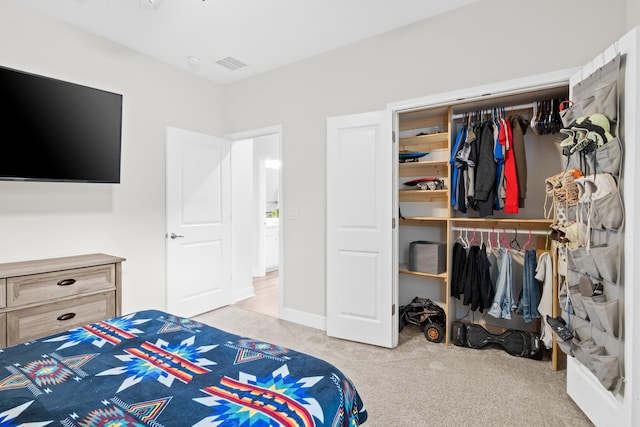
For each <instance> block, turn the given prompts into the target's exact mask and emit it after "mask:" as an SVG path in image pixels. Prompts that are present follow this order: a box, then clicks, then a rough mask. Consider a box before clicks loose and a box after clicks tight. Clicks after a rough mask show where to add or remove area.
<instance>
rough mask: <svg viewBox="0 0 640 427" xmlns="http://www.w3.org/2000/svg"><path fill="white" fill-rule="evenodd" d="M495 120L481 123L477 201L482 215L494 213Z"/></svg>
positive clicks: (477, 166) (476, 189) (476, 185)
mask: <svg viewBox="0 0 640 427" xmlns="http://www.w3.org/2000/svg"><path fill="white" fill-rule="evenodd" d="M494 141H495V139H494V138H493V122H492V121H486V122H484V123H483V124H482V125H481V129H480V140H479V141H477V144H478V161H477V165H476V169H475V170H476V174H475V176H476V182H475V203H476V206H477V210H478V212H479V214H480V216H481V217H487V216H491V215H493V204H494V198H495V182H496V163H495V161H494Z"/></svg>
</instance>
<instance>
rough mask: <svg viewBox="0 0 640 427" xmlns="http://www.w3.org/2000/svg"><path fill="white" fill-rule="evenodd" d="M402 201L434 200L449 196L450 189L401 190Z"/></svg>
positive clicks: (400, 198)
mask: <svg viewBox="0 0 640 427" xmlns="http://www.w3.org/2000/svg"><path fill="white" fill-rule="evenodd" d="M398 193H399V196H398V197H399V200H400V201H401V202H433V201H442V200H444V199H446V198H447V196H448V194H449V190H400V191H399V192H398Z"/></svg>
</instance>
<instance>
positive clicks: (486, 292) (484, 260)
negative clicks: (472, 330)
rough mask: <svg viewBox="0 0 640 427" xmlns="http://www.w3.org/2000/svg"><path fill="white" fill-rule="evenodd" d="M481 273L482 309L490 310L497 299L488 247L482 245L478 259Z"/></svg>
mask: <svg viewBox="0 0 640 427" xmlns="http://www.w3.org/2000/svg"><path fill="white" fill-rule="evenodd" d="M478 270H479V271H480V294H481V301H482V309H483V310H484V309H489V308H490V307H491V304H492V303H493V298H494V297H495V290H494V283H493V280H491V262H490V261H489V257H488V254H487V245H486V244H484V243H482V246H481V248H480V253H479V259H478Z"/></svg>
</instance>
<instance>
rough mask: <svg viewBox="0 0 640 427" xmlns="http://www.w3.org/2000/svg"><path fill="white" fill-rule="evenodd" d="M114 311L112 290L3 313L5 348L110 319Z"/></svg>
mask: <svg viewBox="0 0 640 427" xmlns="http://www.w3.org/2000/svg"><path fill="white" fill-rule="evenodd" d="M115 310H116V304H115V291H113V292H103V293H100V294H95V295H90V296H86V297H80V298H74V299H72V300H67V301H60V302H57V303H51V304H45V305H41V306H36V307H31V308H23V309H18V310H14V311H10V312H7V313H6V316H7V320H6V321H7V345H8V346H12V345H16V344H19V343H21V342H25V341H29V340H33V339H36V338H41V337H44V336H47V335H53V334H57V333H59V332H64V331H66V330H67V329H73V328H76V327H78V326H82V325H85V324H87V323H95V322H98V321H101V320H105V319H109V318H111V317H115ZM61 319H62V320H61ZM65 319H66V320H65Z"/></svg>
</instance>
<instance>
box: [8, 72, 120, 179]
mask: <svg viewBox="0 0 640 427" xmlns="http://www.w3.org/2000/svg"><path fill="white" fill-rule="evenodd" d="M121 135H122V95H119V94H116V93H112V92H107V91H104V90H99V89H94V88H91V87H87V86H82V85H78V84H74V83H69V82H65V81H62V80H56V79H52V78H49V77H44V76H38V75H35V74H30V73H25V72H22V71H18V70H13V69H10V68H5V67H0V179H1V180H26V181H77V182H101V183H119V182H120V150H121Z"/></svg>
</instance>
